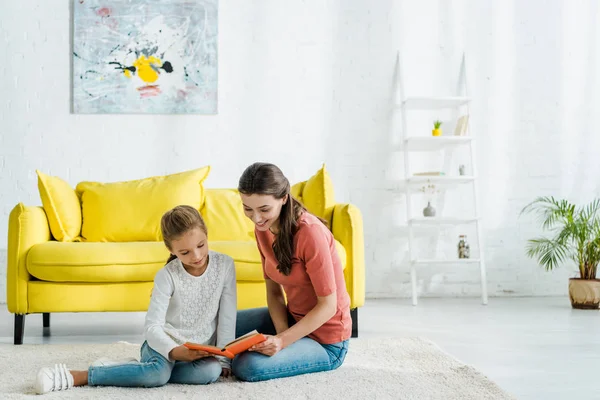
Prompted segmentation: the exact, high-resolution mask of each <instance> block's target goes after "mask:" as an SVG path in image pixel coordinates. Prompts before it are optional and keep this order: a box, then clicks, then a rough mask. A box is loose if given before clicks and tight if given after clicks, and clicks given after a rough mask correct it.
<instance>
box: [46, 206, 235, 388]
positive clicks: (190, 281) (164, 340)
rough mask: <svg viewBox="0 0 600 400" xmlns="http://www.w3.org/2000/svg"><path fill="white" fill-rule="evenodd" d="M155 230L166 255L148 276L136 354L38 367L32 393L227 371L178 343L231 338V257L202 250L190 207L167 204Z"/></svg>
mask: <svg viewBox="0 0 600 400" xmlns="http://www.w3.org/2000/svg"><path fill="white" fill-rule="evenodd" d="M161 230H162V234H163V239H164V242H165V245H166V246H167V249H168V250H169V251H170V252H171V256H170V257H169V259H168V260H167V264H166V265H165V266H164V268H162V269H161V270H160V271H158V273H157V274H156V277H155V278H154V288H153V289H152V298H151V300H150V306H149V308H148V313H147V315H146V324H145V325H146V326H145V337H146V341H145V342H144V344H143V345H142V348H141V350H140V358H141V359H140V361H137V360H121V361H110V360H104V359H101V360H98V361H96V362H94V363H93V364H92V365H91V366H90V367H89V369H88V370H86V371H70V370H68V369H67V367H66V366H65V365H64V364H56V365H55V366H54V367H53V368H48V367H46V368H42V369H40V371H39V372H38V374H37V379H36V385H35V386H36V391H37V392H38V393H39V394H42V393H47V392H51V391H58V390H66V389H70V388H71V387H73V386H83V385H90V386H128V387H154V386H162V385H165V384H166V383H168V382H172V383H185V384H195V385H202V384H208V383H212V382H214V381H216V380H217V379H218V378H219V376H220V375H224V376H229V375H230V373H231V366H230V362H229V360H228V359H226V358H224V357H220V358H219V359H217V358H215V357H213V356H212V355H211V354H209V353H206V352H203V351H197V350H189V349H188V348H187V347H185V346H183V343H185V342H188V341H189V342H194V343H202V344H210V345H217V346H223V345H225V344H226V343H229V342H230V341H232V340H233V339H234V338H235V336H234V335H235V318H236V310H237V302H236V281H235V269H234V264H233V259H232V258H231V257H229V256H226V255H224V254H220V253H217V252H214V251H209V250H208V240H207V230H206V225H205V224H204V221H203V220H202V217H201V216H200V213H199V212H198V210H196V209H195V208H193V207H190V206H177V207H175V208H174V209H172V210H170V211H167V212H166V213H165V215H163V217H162V220H161Z"/></svg>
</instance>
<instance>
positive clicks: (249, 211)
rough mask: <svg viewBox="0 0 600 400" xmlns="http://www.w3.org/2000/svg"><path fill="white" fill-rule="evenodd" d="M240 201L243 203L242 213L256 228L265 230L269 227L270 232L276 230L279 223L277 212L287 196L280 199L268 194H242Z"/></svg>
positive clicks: (278, 212) (279, 211)
mask: <svg viewBox="0 0 600 400" xmlns="http://www.w3.org/2000/svg"><path fill="white" fill-rule="evenodd" d="M240 196H241V197H242V203H243V204H244V214H246V217H248V218H250V219H251V220H252V222H254V225H255V226H256V229H258V230H259V231H263V232H264V231H266V230H267V229H271V231H272V232H276V231H277V227H278V224H279V214H280V213H281V207H282V206H283V205H284V204H285V203H286V202H287V200H288V196H287V195H285V196H284V197H283V198H282V199H276V198H275V197H274V196H273V195H270V194H251V195H247V194H243V193H240Z"/></svg>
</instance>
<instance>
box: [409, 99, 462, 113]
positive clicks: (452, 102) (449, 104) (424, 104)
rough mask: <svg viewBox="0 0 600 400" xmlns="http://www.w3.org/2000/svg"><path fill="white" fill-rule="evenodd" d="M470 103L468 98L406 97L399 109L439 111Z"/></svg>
mask: <svg viewBox="0 0 600 400" xmlns="http://www.w3.org/2000/svg"><path fill="white" fill-rule="evenodd" d="M470 101H471V99H470V98H468V97H427V96H420V97H408V98H406V100H404V101H403V102H402V104H401V105H400V107H402V108H404V109H407V110H439V109H443V108H455V107H460V106H464V105H466V104H468V103H469V102H470Z"/></svg>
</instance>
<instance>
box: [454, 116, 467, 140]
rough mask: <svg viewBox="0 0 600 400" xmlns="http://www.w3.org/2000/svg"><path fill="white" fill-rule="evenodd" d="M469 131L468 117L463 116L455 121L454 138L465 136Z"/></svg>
mask: <svg viewBox="0 0 600 400" xmlns="http://www.w3.org/2000/svg"><path fill="white" fill-rule="evenodd" d="M468 130H469V115H468V114H467V115H463V116H461V117H460V118H458V121H456V127H455V128H454V136H467V133H468Z"/></svg>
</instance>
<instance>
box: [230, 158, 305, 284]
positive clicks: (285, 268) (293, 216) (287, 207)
mask: <svg viewBox="0 0 600 400" xmlns="http://www.w3.org/2000/svg"><path fill="white" fill-rule="evenodd" d="M238 191H239V192H240V193H242V194H245V195H253V194H261V195H271V196H273V197H275V198H276V199H283V198H284V197H285V196H286V195H287V196H288V197H287V201H286V202H285V204H283V206H282V207H281V213H280V214H279V230H278V232H277V234H276V235H275V241H274V242H273V252H274V253H275V258H276V259H277V262H278V263H279V265H277V269H278V270H279V272H281V273H282V274H284V275H289V274H290V271H291V270H292V257H293V255H294V234H295V233H296V231H297V229H298V218H299V217H300V215H301V214H302V213H303V212H304V211H306V208H305V207H304V206H303V205H302V203H300V202H299V201H298V200H296V199H295V198H293V197H292V195H291V194H290V182H289V181H288V180H287V178H286V177H285V175H283V172H281V170H280V169H279V168H278V167H277V166H276V165H273V164H269V163H260V162H258V163H254V164H252V165H250V166H249V167H248V168H246V170H245V171H244V173H243V174H242V176H241V177H240V181H239V184H238Z"/></svg>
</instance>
